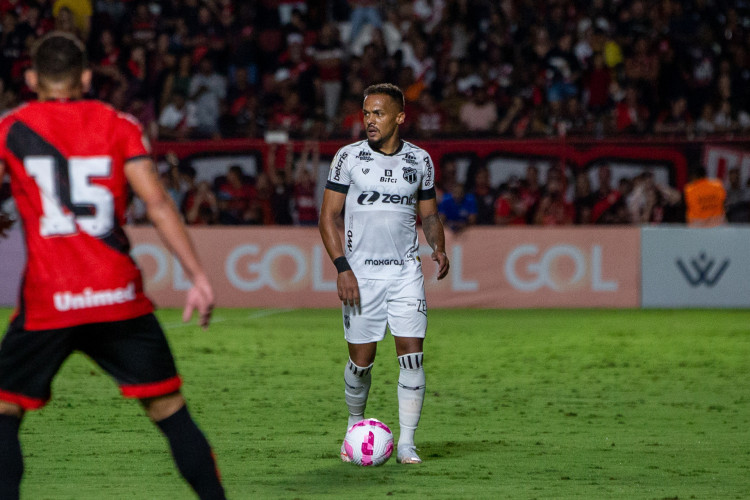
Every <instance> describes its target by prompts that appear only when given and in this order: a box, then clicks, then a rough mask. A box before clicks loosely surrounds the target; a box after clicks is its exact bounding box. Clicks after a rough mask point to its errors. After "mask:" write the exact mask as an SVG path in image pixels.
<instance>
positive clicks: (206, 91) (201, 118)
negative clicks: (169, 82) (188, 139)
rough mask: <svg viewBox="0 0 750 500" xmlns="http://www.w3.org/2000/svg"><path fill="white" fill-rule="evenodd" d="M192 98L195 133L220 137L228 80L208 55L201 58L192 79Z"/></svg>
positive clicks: (208, 136) (204, 136)
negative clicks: (219, 72)
mask: <svg viewBox="0 0 750 500" xmlns="http://www.w3.org/2000/svg"><path fill="white" fill-rule="evenodd" d="M189 95H190V100H191V101H192V102H193V103H194V104H195V122H196V124H195V135H196V136H197V137H202V138H218V137H220V135H219V116H220V114H221V105H222V102H223V101H224V99H225V98H226V95H227V87H226V80H225V79H224V77H223V76H221V75H220V74H218V73H217V72H216V71H215V70H214V64H213V62H212V61H211V59H209V58H208V57H204V58H203V59H201V61H200V63H199V65H198V73H196V74H195V75H193V77H192V78H191V79H190V89H189Z"/></svg>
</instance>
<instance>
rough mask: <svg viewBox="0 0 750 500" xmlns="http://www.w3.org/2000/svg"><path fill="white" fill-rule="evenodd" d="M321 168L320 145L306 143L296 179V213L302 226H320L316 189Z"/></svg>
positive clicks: (313, 142) (298, 164) (310, 142)
mask: <svg viewBox="0 0 750 500" xmlns="http://www.w3.org/2000/svg"><path fill="white" fill-rule="evenodd" d="M319 168H320V145H319V144H318V142H317V141H306V142H305V145H304V147H303V149H302V153H301V155H300V158H299V161H298V162H297V169H296V170H297V172H296V174H295V179H294V212H295V218H296V222H297V224H298V225H300V226H316V225H317V224H318V203H317V201H316V196H315V188H316V185H317V179H318V170H319Z"/></svg>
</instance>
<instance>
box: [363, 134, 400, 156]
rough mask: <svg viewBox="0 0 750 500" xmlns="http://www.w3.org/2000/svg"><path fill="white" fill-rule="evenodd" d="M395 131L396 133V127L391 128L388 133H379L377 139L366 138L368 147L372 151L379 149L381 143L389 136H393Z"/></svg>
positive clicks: (381, 145)
mask: <svg viewBox="0 0 750 500" xmlns="http://www.w3.org/2000/svg"><path fill="white" fill-rule="evenodd" d="M395 133H396V129H393V131H391V133H390V134H388V135H387V136H386V135H383V134H382V133H381V134H380V139H378V140H372V139H367V144H368V145H369V146H370V149H372V150H373V151H380V149H381V148H382V147H383V144H385V143H386V141H388V140H389V139H390V138H391V137H393V134H395Z"/></svg>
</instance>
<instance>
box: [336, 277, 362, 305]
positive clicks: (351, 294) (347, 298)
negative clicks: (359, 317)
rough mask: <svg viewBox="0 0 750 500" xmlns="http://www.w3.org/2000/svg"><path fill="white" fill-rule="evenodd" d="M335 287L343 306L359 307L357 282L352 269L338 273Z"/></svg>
mask: <svg viewBox="0 0 750 500" xmlns="http://www.w3.org/2000/svg"><path fill="white" fill-rule="evenodd" d="M336 289H337V290H338V292H339V299H341V302H343V303H344V305H345V306H352V307H359V283H358V282H357V277H356V276H355V275H354V272H353V271H344V272H343V273H339V276H338V278H337V279H336Z"/></svg>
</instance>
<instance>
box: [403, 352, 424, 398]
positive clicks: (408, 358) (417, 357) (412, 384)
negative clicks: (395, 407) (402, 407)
mask: <svg viewBox="0 0 750 500" xmlns="http://www.w3.org/2000/svg"><path fill="white" fill-rule="evenodd" d="M398 366H399V368H400V372H399V376H398V385H399V387H401V388H402V389H410V390H415V391H418V390H423V389H424V388H425V375H424V353H421V352H412V353H409V354H404V355H403V356H399V357H398Z"/></svg>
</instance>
